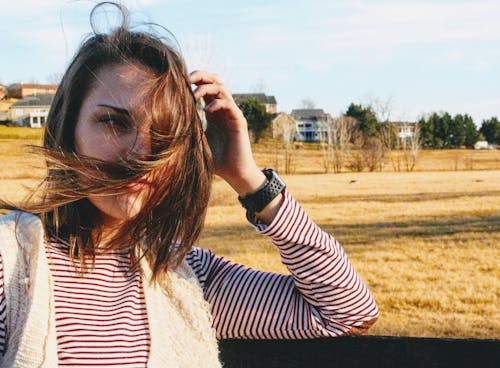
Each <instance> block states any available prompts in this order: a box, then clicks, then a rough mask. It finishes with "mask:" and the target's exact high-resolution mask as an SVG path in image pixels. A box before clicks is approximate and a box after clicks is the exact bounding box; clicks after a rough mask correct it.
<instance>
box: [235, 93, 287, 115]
mask: <svg viewBox="0 0 500 368" xmlns="http://www.w3.org/2000/svg"><path fill="white" fill-rule="evenodd" d="M233 98H234V101H235V102H236V104H238V105H239V104H240V102H241V101H243V100H246V99H249V98H253V99H254V100H257V101H258V102H259V103H260V104H261V105H263V106H264V107H265V108H266V112H268V113H269V114H276V113H277V112H278V103H277V102H276V98H275V97H274V96H267V95H266V94H264V93H235V94H233Z"/></svg>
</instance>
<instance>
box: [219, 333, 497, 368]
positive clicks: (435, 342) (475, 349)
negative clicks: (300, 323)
mask: <svg viewBox="0 0 500 368" xmlns="http://www.w3.org/2000/svg"><path fill="white" fill-rule="evenodd" d="M220 349H221V359H222V362H223V363H224V368H236V367H237V368H240V367H241V368H253V367H255V368H266V367H269V368H278V367H279V368H299V367H300V368H302V367H304V368H305V367H307V368H313V367H323V368H326V367H338V368H351V367H367V368H378V367H403V368H416V367H419V368H420V367H422V368H424V367H425V368H435V367H453V368H456V367H473V368H500V340H477V339H437V338H416V337H383V336H361V337H359V336H357V337H340V338H334V339H315V340H222V341H221V342H220Z"/></svg>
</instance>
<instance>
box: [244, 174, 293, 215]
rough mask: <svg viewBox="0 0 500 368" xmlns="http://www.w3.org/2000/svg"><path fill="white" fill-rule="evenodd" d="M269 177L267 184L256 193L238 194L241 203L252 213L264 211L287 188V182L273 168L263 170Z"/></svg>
mask: <svg viewBox="0 0 500 368" xmlns="http://www.w3.org/2000/svg"><path fill="white" fill-rule="evenodd" d="M262 172H263V173H264V175H265V176H266V178H267V182H266V184H265V185H264V186H263V187H262V188H260V189H259V190H257V191H256V192H254V193H250V194H247V195H245V196H238V200H239V201H240V203H241V205H242V206H243V207H244V208H245V209H246V210H247V211H248V212H250V213H255V212H260V211H262V210H263V209H264V208H265V207H266V206H267V205H268V204H269V203H271V201H272V200H273V199H274V198H276V197H277V196H278V194H280V193H281V192H282V191H283V189H285V188H286V185H285V182H284V181H283V179H281V178H280V177H279V176H278V173H276V171H274V170H273V169H267V168H266V169H264V170H262Z"/></svg>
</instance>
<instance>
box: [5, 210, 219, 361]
mask: <svg viewBox="0 0 500 368" xmlns="http://www.w3.org/2000/svg"><path fill="white" fill-rule="evenodd" d="M43 234H44V233H43V229H42V224H41V222H40V220H39V219H38V217H36V216H34V215H31V214H27V213H23V212H16V211H14V212H11V213H10V214H8V215H6V216H3V217H0V252H1V254H2V258H3V263H4V282H5V295H6V301H7V321H6V323H7V345H6V346H7V351H6V353H5V356H4V357H3V358H2V357H0V366H1V367H15V368H34V367H46V368H54V367H57V339H56V332H55V312H54V300H53V294H52V287H53V285H52V280H51V276H50V271H49V266H48V261H47V258H46V255H45V247H44V236H43ZM141 267H142V270H143V272H144V278H143V280H144V281H143V289H144V296H145V298H146V305H147V312H148V320H149V332H150V340H151V346H150V353H149V359H148V367H154V368H163V367H173V368H175V367H186V368H187V367H189V368H192V367H220V366H221V365H220V363H219V360H218V349H217V341H216V339H215V332H214V330H213V329H212V327H211V316H210V312H209V310H208V303H207V302H206V301H205V300H204V299H203V295H202V293H201V288H200V286H199V284H198V281H197V279H196V276H195V275H194V273H193V271H192V270H191V268H190V267H189V265H188V264H187V263H186V262H183V264H182V265H181V266H180V267H179V268H178V269H177V270H176V271H173V272H170V274H169V277H168V280H166V282H165V283H166V284H168V285H169V288H168V292H167V291H166V290H165V288H162V287H159V286H157V285H155V284H151V283H150V282H148V281H147V280H149V276H150V275H151V270H150V268H149V266H148V265H147V263H146V262H142V263H141Z"/></svg>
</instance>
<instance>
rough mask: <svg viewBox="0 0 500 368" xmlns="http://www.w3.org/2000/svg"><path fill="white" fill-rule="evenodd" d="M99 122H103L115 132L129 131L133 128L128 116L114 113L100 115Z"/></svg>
mask: <svg viewBox="0 0 500 368" xmlns="http://www.w3.org/2000/svg"><path fill="white" fill-rule="evenodd" d="M99 123H101V124H103V125H104V127H105V128H106V129H109V130H111V131H113V132H114V133H127V132H129V131H131V130H132V128H133V127H132V124H131V123H130V121H129V120H128V119H127V118H126V117H123V116H119V115H113V114H105V115H103V116H101V117H99Z"/></svg>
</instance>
